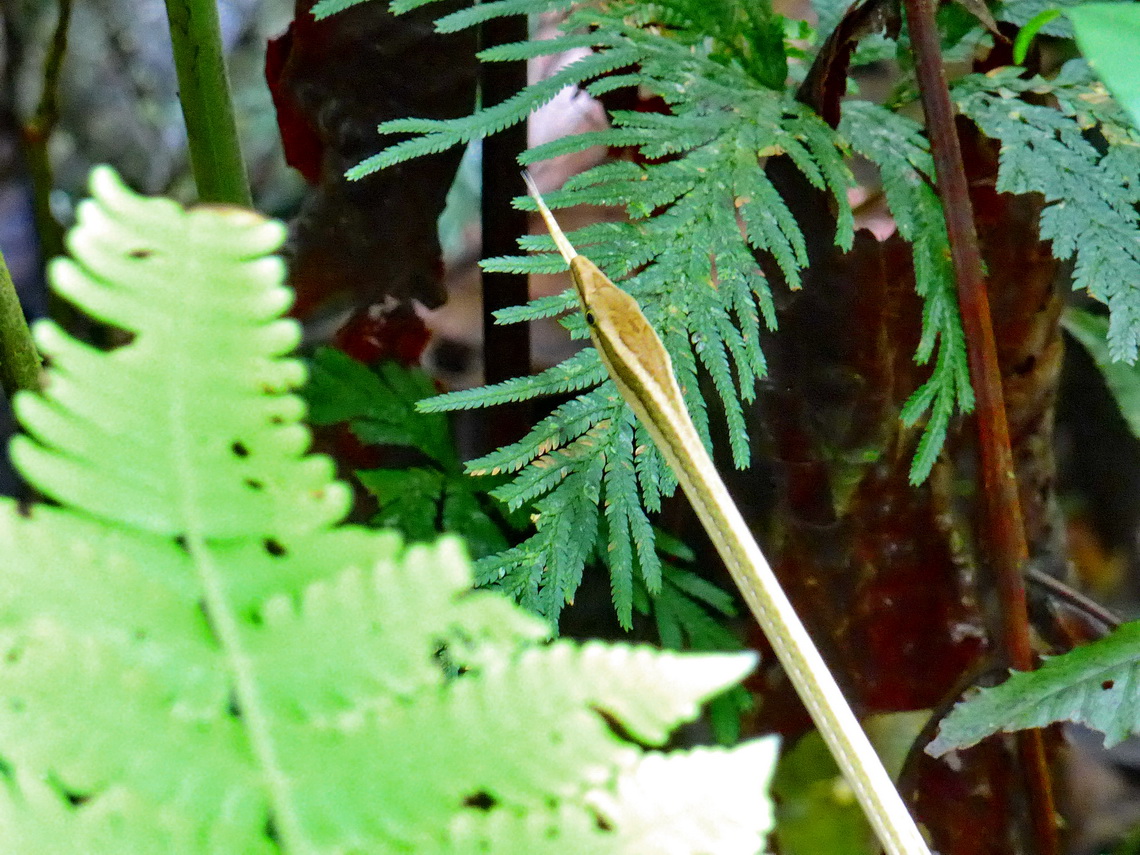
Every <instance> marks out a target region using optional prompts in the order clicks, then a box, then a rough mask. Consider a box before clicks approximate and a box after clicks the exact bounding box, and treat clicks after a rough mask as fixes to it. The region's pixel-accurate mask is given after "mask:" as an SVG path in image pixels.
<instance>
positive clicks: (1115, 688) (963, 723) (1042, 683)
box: [926, 622, 1140, 757]
mask: <svg viewBox="0 0 1140 855" xmlns="http://www.w3.org/2000/svg"><path fill="white" fill-rule="evenodd" d="M1137 650H1140V622H1135V623H1128V624H1125V625H1124V626H1121V627H1119V628H1118V629H1116V630H1114V631H1113V633H1112V634H1111V635H1110V636H1108V637H1107V638H1103V639H1101V640H1100V641H1094V642H1093V643H1092V644H1087V645H1084V646H1081V647H1078V648H1076V649H1075V650H1071V651H1069V652H1068V653H1065V654H1063V655H1061V656H1054V657H1051V658H1049V659H1046V660H1045V662H1044V663H1043V664H1042V665H1041V667H1040V668H1038V669H1037V670H1036V671H1015V672H1012V673H1011V674H1010V677H1009V679H1008V680H1006V681H1005V682H1004V683H1002V684H1001V685H999V686H995V687H993V688H992V689H982V690H980V692H979V693H978V694H977V695H976V696H974V697H972V698H970V699H969V700H966V701H963V702H962V703H959V704H958V705H957V706H955V707H954V709H952V710H951V711H950V713H949V715H947V716H946V718H944V719H943V720H942V724H941V726H940V727H939V730H938V737H937V738H936V739H935V740H934V741H933V742H931V743H930V745H929V746H927V748H926V751H927V753H928V754H932V755H934V756H935V757H937V756H939V755H941V754H945V753H946V752H947V751H951V750H953V749H955V748H967V747H969V746H971V745H973V744H974V743H976V742H979V741H980V740H982V739H985V738H986V737H987V736H989V735H991V734H993V733H997V732H999V731H1013V730H1024V729H1026V728H1031V727H1046V726H1048V725H1050V724H1053V723H1054V722H1060V721H1072V722H1076V723H1078V724H1083V725H1085V726H1087V727H1091V728H1093V729H1094V730H1099V731H1100V732H1101V733H1103V734H1104V743H1105V746H1106V747H1109V748H1111V747H1112V746H1113V745H1116V744H1117V743H1118V742H1121V741H1122V740H1124V739H1126V738H1127V737H1129V736H1131V735H1132V734H1134V733H1140V703H1137V694H1138V692H1140V657H1138V655H1137Z"/></svg>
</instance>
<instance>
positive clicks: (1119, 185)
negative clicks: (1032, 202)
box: [953, 60, 1140, 362]
mask: <svg viewBox="0 0 1140 855" xmlns="http://www.w3.org/2000/svg"><path fill="white" fill-rule="evenodd" d="M1020 73H1021V70H1020V69H1017V68H1006V69H999V70H997V71H995V72H993V73H991V74H988V75H977V74H975V75H970V76H969V77H965V78H963V79H962V80H959V81H958V82H957V83H956V84H955V86H954V89H953V94H954V98H955V101H956V102H957V104H958V106H959V108H960V109H961V110H962V112H963V113H965V114H966V115H967V116H968V117H969V118H970V119H971V120H973V121H974V122H975V123H976V124H977V125H978V127H979V128H981V130H982V132H983V133H985V134H986V135H987V136H989V137H992V138H994V139H997V140H1000V141H1001V143H1002V146H1001V152H1000V161H999V171H998V182H997V189H998V190H999V191H1004V192H1009V193H1040V194H1042V195H1043V196H1044V197H1045V201H1046V203H1047V204H1046V207H1045V210H1044V211H1043V212H1042V214H1041V226H1040V228H1041V237H1042V239H1044V240H1049V241H1052V245H1053V255H1054V256H1056V257H1057V258H1058V259H1061V260H1066V259H1070V258H1072V259H1074V260H1075V265H1074V270H1073V281H1074V284H1075V285H1076V286H1077V287H1080V288H1087V289H1088V291H1089V293H1090V294H1092V296H1094V297H1096V298H1097V299H1099V300H1101V301H1103V302H1105V303H1107V304H1108V307H1109V310H1110V316H1109V329H1108V346H1109V352H1110V353H1111V355H1112V357H1113V359H1117V360H1122V361H1125V362H1134V361H1135V360H1136V356H1137V351H1138V345H1140V287H1137V283H1138V282H1140V214H1138V213H1137V210H1136V205H1137V203H1138V202H1140V179H1138V178H1137V176H1138V175H1140V132H1138V131H1137V130H1136V129H1134V128H1132V127H1131V124H1130V122H1129V121H1128V119H1127V117H1126V116H1125V115H1124V113H1123V112H1122V111H1121V110H1120V108H1119V106H1118V105H1117V104H1116V103H1115V102H1114V101H1113V100H1112V99H1111V98H1110V97H1109V95H1108V93H1107V92H1106V91H1105V89H1104V86H1103V85H1102V84H1100V83H1099V82H1097V81H1096V79H1095V78H1094V77H1093V76H1092V74H1091V73H1090V72H1089V69H1088V66H1087V65H1086V64H1085V63H1084V62H1083V61H1081V60H1072V61H1070V62H1068V63H1066V64H1065V66H1064V67H1063V68H1062V70H1061V72H1060V73H1059V74H1058V75H1057V76H1056V77H1055V78H1054V79H1052V80H1044V79H1043V78H1041V77H1032V78H1029V79H1021V78H1020V77H1019V76H1018V75H1019V74H1020ZM1027 94H1035V95H1051V96H1053V97H1054V98H1055V99H1056V100H1057V102H1058V106H1059V109H1055V108H1053V107H1047V106H1041V105H1038V104H1031V103H1029V102H1028V101H1025V100H1023V99H1022V97H1021V96H1023V95H1027ZM1093 127H1097V128H1098V129H1099V130H1100V133H1101V134H1102V135H1103V136H1104V139H1105V141H1106V142H1107V143H1108V145H1107V147H1106V148H1105V149H1104V150H1102V149H1100V148H1098V147H1097V146H1096V145H1095V144H1094V142H1093V141H1092V140H1091V139H1090V138H1089V136H1088V135H1087V133H1086V131H1088V130H1089V129H1090V128H1093Z"/></svg>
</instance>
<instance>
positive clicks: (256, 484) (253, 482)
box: [245, 478, 265, 491]
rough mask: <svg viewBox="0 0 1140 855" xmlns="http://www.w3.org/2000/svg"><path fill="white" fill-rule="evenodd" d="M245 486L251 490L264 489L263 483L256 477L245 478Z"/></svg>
mask: <svg viewBox="0 0 1140 855" xmlns="http://www.w3.org/2000/svg"><path fill="white" fill-rule="evenodd" d="M245 486H247V487H249V489H251V490H258V491H261V490H264V489H265V484H264V483H262V482H261V481H258V480H257V479H256V478H246V479H245Z"/></svg>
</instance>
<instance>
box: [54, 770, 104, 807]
mask: <svg viewBox="0 0 1140 855" xmlns="http://www.w3.org/2000/svg"><path fill="white" fill-rule="evenodd" d="M48 784H49V785H50V786H51V787H52V789H54V790H55V791H56V793H58V794H59V796H60V798H63V799H66V800H67V803H68V804H69V805H71V806H72V807H82V806H83V805H84V804H86V803H87V802H89V801H91V798H92V796H93V794H92V793H81V792H79V791H78V790H73V789H72V788H71V787H69V786H67V784H65V783H63V782H62V781H60V780H59V779H58V778H54V777H53V778H49V779H48Z"/></svg>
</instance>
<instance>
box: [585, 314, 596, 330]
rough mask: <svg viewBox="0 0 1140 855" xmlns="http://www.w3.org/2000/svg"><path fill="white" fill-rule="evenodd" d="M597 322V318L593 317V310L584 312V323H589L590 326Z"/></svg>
mask: <svg viewBox="0 0 1140 855" xmlns="http://www.w3.org/2000/svg"><path fill="white" fill-rule="evenodd" d="M597 322H598V319H597V318H595V317H594V313H593V312H589V311H588V312H586V323H587V324H589V325H590V326H593V325H594V324H596V323H597Z"/></svg>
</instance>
